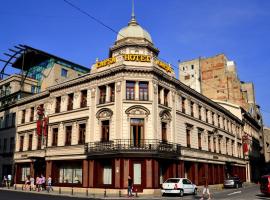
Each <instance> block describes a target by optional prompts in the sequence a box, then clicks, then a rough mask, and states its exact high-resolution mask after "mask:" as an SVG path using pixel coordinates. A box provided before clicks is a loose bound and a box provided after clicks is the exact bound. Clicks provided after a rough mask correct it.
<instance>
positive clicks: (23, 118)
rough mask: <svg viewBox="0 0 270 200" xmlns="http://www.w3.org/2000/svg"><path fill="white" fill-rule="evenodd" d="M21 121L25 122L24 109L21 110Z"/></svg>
mask: <svg viewBox="0 0 270 200" xmlns="http://www.w3.org/2000/svg"><path fill="white" fill-rule="evenodd" d="M21 123H22V124H23V123H25V110H22V121H21Z"/></svg>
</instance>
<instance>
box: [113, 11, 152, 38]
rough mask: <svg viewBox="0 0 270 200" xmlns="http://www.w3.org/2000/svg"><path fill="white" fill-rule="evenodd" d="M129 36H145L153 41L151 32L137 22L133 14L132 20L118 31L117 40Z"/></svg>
mask: <svg viewBox="0 0 270 200" xmlns="http://www.w3.org/2000/svg"><path fill="white" fill-rule="evenodd" d="M129 37H132V38H144V39H146V40H148V41H149V42H151V43H153V42H152V38H151V36H150V34H149V33H148V32H147V31H146V30H144V29H143V28H142V27H141V26H140V25H139V24H138V23H137V21H136V19H135V17H134V16H132V18H131V20H130V22H129V23H128V26H126V27H124V28H122V29H121V30H120V31H119V32H118V34H117V38H116V42H117V41H119V40H121V39H123V38H129Z"/></svg>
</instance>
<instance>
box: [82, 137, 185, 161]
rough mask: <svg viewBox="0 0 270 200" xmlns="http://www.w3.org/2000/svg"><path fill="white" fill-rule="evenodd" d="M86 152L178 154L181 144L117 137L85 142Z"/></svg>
mask: <svg viewBox="0 0 270 200" xmlns="http://www.w3.org/2000/svg"><path fill="white" fill-rule="evenodd" d="M85 151H86V154H88V155H89V156H94V155H106V154H121V153H122V154H125V153H136V154H137V153H151V155H153V156H162V155H163V156H164V154H166V157H167V156H169V157H170V156H174V157H176V156H180V154H181V146H180V145H179V144H175V143H169V142H164V141H162V140H154V139H153V140H151V139H146V140H140V141H135V140H128V139H127V140H124V139H117V140H113V141H108V142H90V143H87V144H85Z"/></svg>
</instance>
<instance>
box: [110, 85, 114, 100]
mask: <svg viewBox="0 0 270 200" xmlns="http://www.w3.org/2000/svg"><path fill="white" fill-rule="evenodd" d="M109 87H110V90H111V92H110V102H114V101H115V86H114V83H111V84H110V85H109Z"/></svg>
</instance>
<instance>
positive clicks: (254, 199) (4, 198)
mask: <svg viewBox="0 0 270 200" xmlns="http://www.w3.org/2000/svg"><path fill="white" fill-rule="evenodd" d="M200 198H201V196H200V194H198V195H197V196H193V195H186V196H184V197H182V198H181V197H172V196H166V197H137V198H136V197H134V199H155V200H158V199H161V200H165V199H166V200H167V199H168V200H174V199H181V200H199V199H200ZM74 199H79V200H86V199H88V200H89V199H93V198H78V197H68V196H59V195H46V193H43V194H39V193H32V192H31V193H29V192H18V191H7V190H0V200H74ZM96 199H97V198H96ZM99 199H103V198H99ZM106 199H111V200H112V199H133V198H125V197H122V198H119V197H118V198H117V197H116V198H113V197H108V198H106ZM212 199H226V200H242V199H243V200H263V199H268V200H270V198H269V197H265V196H263V195H262V194H261V193H260V190H259V186H258V185H252V186H248V187H245V188H239V189H225V190H221V191H216V192H213V198H212Z"/></svg>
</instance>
